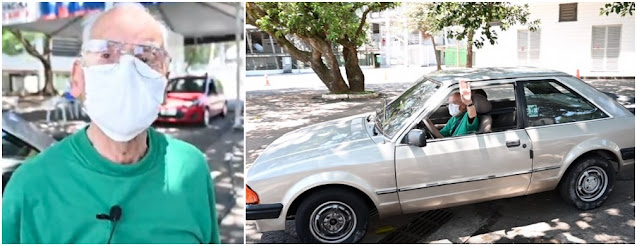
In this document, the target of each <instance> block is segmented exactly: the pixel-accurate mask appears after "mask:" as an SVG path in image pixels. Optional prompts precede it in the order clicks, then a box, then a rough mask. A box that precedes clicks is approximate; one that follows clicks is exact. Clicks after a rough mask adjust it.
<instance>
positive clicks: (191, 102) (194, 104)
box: [184, 99, 199, 107]
mask: <svg viewBox="0 0 637 246" xmlns="http://www.w3.org/2000/svg"><path fill="white" fill-rule="evenodd" d="M184 105H185V106H186V107H193V106H197V105H199V99H195V100H192V101H189V102H186V103H185V104H184Z"/></svg>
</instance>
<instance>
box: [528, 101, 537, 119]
mask: <svg viewBox="0 0 637 246" xmlns="http://www.w3.org/2000/svg"><path fill="white" fill-rule="evenodd" d="M526 113H527V115H528V116H529V117H537V116H538V115H540V114H539V109H538V108H537V105H533V104H532V105H528V106H526Z"/></svg>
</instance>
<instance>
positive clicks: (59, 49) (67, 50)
mask: <svg viewBox="0 0 637 246" xmlns="http://www.w3.org/2000/svg"><path fill="white" fill-rule="evenodd" d="M51 43H52V45H51V54H53V55H54V56H65V57H77V56H79V55H80V50H81V47H82V42H81V41H80V40H77V39H69V38H54V39H52V40H51Z"/></svg>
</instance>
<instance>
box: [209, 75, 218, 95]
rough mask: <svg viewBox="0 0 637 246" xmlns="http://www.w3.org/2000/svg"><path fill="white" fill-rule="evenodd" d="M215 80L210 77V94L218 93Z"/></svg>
mask: <svg viewBox="0 0 637 246" xmlns="http://www.w3.org/2000/svg"><path fill="white" fill-rule="evenodd" d="M215 82H216V81H215V80H214V79H210V81H209V82H208V95H212V94H217V89H216V88H215Z"/></svg>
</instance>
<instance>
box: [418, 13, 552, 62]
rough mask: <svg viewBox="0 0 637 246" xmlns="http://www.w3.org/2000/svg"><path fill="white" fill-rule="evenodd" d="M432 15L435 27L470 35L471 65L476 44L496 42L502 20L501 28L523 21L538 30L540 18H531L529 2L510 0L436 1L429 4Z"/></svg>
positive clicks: (450, 34)
mask: <svg viewBox="0 0 637 246" xmlns="http://www.w3.org/2000/svg"><path fill="white" fill-rule="evenodd" d="M429 10H430V11H429V14H428V15H429V16H428V19H429V20H431V21H432V22H431V23H430V25H431V26H432V27H433V29H434V30H442V29H443V28H445V27H450V28H448V29H447V37H448V38H455V39H457V40H463V39H465V38H466V39H467V44H468V45H467V67H473V46H474V45H475V46H476V48H478V49H480V48H482V46H483V45H484V42H487V41H488V42H489V43H491V45H493V44H495V43H496V42H497V39H498V35H497V33H496V32H495V30H493V29H492V27H493V24H494V23H499V27H500V30H502V31H506V30H507V29H508V28H509V27H511V26H513V25H516V24H522V25H526V26H527V27H528V28H529V30H531V31H536V30H537V28H538V26H539V24H540V20H539V19H538V20H529V15H530V13H529V11H528V4H524V5H515V4H511V3H507V2H436V3H431V4H430V6H429Z"/></svg>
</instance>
